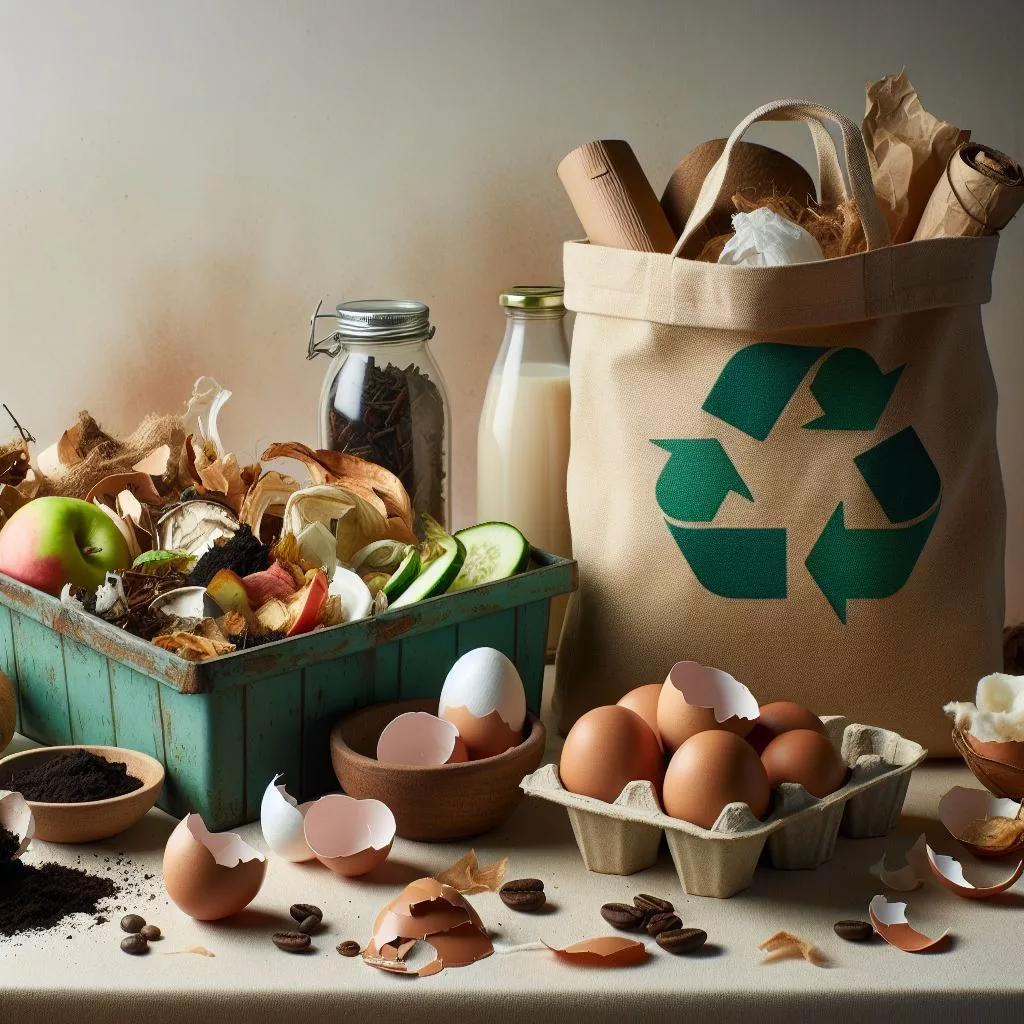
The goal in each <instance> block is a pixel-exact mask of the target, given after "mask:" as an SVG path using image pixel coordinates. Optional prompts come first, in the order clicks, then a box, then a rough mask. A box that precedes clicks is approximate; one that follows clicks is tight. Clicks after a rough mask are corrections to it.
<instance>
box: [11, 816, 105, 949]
mask: <svg viewBox="0 0 1024 1024" xmlns="http://www.w3.org/2000/svg"><path fill="white" fill-rule="evenodd" d="M17 848H18V840H17V838H16V837H15V836H14V835H12V833H10V832H9V831H7V829H5V828H3V826H0V935H17V934H19V933H20V932H26V931H32V930H35V929H45V928H52V927H53V926H54V925H55V924H58V923H59V922H60V921H62V920H63V919H64V918H65V917H67V916H68V915H70V914H95V913H96V909H97V906H98V904H99V903H100V901H101V900H105V899H107V898H108V897H109V896H113V895H114V894H115V893H116V892H117V886H116V885H115V884H114V883H113V882H112V881H111V880H110V879H109V878H100V877H98V876H96V875H90V874H87V873H86V872H85V871H80V870H78V869H77V868H66V867H62V866H61V865H60V864H41V865H40V866H39V867H34V866H30V865H28V864H23V863H22V862H21V861H20V860H12V859H11V855H12V854H13V853H14V851H15V850H16V849H17Z"/></svg>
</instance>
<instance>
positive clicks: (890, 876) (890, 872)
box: [869, 835, 927, 892]
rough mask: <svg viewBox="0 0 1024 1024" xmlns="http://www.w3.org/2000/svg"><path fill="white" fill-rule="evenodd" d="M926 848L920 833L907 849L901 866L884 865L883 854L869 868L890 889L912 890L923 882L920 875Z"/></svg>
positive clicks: (898, 890) (918, 887)
mask: <svg viewBox="0 0 1024 1024" xmlns="http://www.w3.org/2000/svg"><path fill="white" fill-rule="evenodd" d="M926 849H927V843H926V841H925V837H924V836H923V835H921V836H919V837H918V839H917V842H916V843H914V845H913V846H912V847H911V848H910V849H909V850H908V851H907V856H906V861H905V863H904V864H903V865H902V867H898V868H887V867H886V866H885V862H886V857H885V855H884V854H883V856H882V859H881V860H879V861H878V862H877V863H875V864H872V865H871V867H870V869H869V870H870V872H871V874H872V875H874V876H875V878H877V879H879V880H880V881H881V882H882V884H883V885H887V886H888V887H889V888H890V889H895V890H896V892H913V891H914V890H915V889H920V888H921V886H922V885H923V884H924V878H922V877H921V876H922V871H923V869H924V861H925V859H926V853H925V851H926Z"/></svg>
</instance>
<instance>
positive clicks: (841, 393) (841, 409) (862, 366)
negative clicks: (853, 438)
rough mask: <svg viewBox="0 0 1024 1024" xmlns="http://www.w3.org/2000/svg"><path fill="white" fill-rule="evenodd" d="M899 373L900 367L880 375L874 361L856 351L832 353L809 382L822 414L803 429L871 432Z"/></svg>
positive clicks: (842, 350) (889, 396) (901, 371)
mask: <svg viewBox="0 0 1024 1024" xmlns="http://www.w3.org/2000/svg"><path fill="white" fill-rule="evenodd" d="M902 373H903V367H902V366H898V367H896V369H895V370H891V371H890V372H889V373H882V371H881V369H880V368H879V366H878V364H877V363H876V362H875V361H874V359H872V358H871V356H870V355H868V353H867V352H865V351H863V350H862V349H859V348H841V349H839V350H838V351H836V352H833V353H832V354H831V355H830V356H829V357H828V359H826V360H825V362H824V363H822V365H821V368H820V369H819V370H818V372H817V373H816V374H815V375H814V380H813V381H812V382H811V394H813V395H814V397H815V398H816V399H817V400H818V404H819V405H820V406H821V408H822V409H823V410H824V415H822V416H819V417H818V418H817V419H816V420H811V421H810V423H805V424H804V428H805V429H807V430H874V429H875V427H876V426H877V425H878V421H879V419H880V418H881V415H882V413H883V412H884V411H885V407H886V405H888V403H889V399H890V398H891V397H892V392H893V388H895V387H896V382H897V381H898V380H899V379H900V374H902Z"/></svg>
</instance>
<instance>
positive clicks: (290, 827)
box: [260, 775, 316, 863]
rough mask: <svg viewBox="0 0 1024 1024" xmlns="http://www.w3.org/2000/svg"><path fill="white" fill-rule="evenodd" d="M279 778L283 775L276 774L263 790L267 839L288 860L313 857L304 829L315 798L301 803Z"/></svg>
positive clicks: (262, 824) (262, 811)
mask: <svg viewBox="0 0 1024 1024" xmlns="http://www.w3.org/2000/svg"><path fill="white" fill-rule="evenodd" d="M279 778H281V776H280V775H275V776H274V777H273V779H271V780H270V785H269V786H267V788H266V789H265V790H264V791H263V802H262V803H261V804H260V827H261V828H262V829H263V838H264V839H265V840H266V843H267V846H269V847H270V849H271V850H273V851H274V853H276V854H277V855H278V856H279V857H284V859H285V860H290V861H292V862H294V863H298V862H301V861H306V860H312V859H313V858H314V857H315V856H316V854H315V853H313V851H312V850H311V849H310V848H309V844H308V843H307V842H306V836H305V832H304V830H303V826H304V824H305V818H306V811H308V810H309V808H310V807H311V806H312V801H307V802H306V803H304V804H299V802H298V801H297V800H296V799H295V797H293V796H291V795H290V794H289V793H288V790H287V789H285V787H284V786H283V785H281V786H279V785H278V784H277V780H278V779H279Z"/></svg>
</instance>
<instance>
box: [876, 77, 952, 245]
mask: <svg viewBox="0 0 1024 1024" xmlns="http://www.w3.org/2000/svg"><path fill="white" fill-rule="evenodd" d="M863 131H864V141H865V142H866V143H867V147H868V160H869V161H870V164H871V177H872V178H873V180H874V184H875V195H876V196H878V201H879V203H880V204H881V206H882V210H883V212H884V213H885V217H886V220H888V222H889V231H890V233H891V234H892V241H893V244H894V245H895V244H897V243H899V242H909V241H910V240H911V239H912V238H914V237H915V235H914V231H915V230H916V229H917V225H918V223H919V222H920V220H921V215H922V214H923V213H924V209H925V207H926V206H927V205H928V200H929V197H930V196H931V194H932V191H933V190H934V188H935V186H936V185H937V184H938V182H939V180H940V179H941V178H942V176H943V174H944V173H945V169H946V164H947V163H948V162H949V159H950V157H951V156H952V155H953V154H954V153H955V152H956V150H957V147H958V146H961V145H963V143H965V142H967V140H968V139H969V138H970V137H971V133H970V132H969V131H961V130H960V129H959V128H957V127H956V126H955V125H952V124H948V123H947V122H945V121H940V120H939V119H938V118H937V117H934V116H932V115H931V114H929V113H928V111H927V110H925V109H924V107H923V106H921V100H920V98H919V97H918V95H917V90H916V89H915V88H914V87H913V86H912V85H911V84H910V79H909V78H907V76H906V75H905V74H904V73H903V72H902V71H901V72H900V73H899V74H898V75H886V76H885V78H882V79H881V80H880V81H877V82H873V83H872V84H870V85H869V86H868V87H867V109H866V110H865V113H864V124H863Z"/></svg>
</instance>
